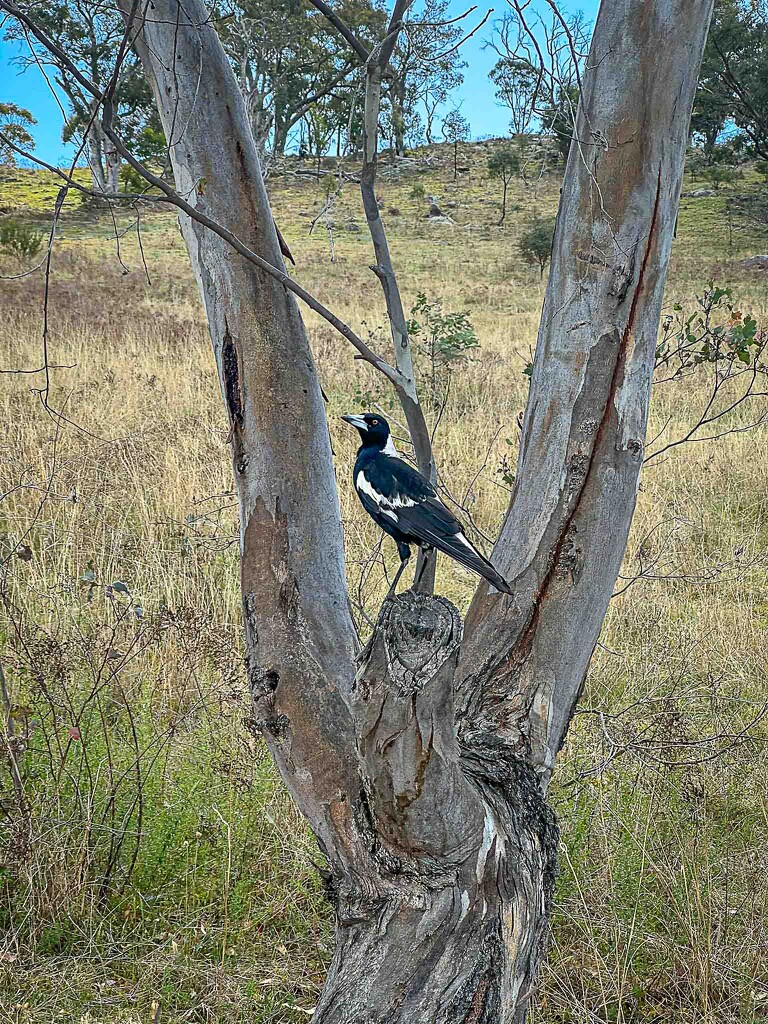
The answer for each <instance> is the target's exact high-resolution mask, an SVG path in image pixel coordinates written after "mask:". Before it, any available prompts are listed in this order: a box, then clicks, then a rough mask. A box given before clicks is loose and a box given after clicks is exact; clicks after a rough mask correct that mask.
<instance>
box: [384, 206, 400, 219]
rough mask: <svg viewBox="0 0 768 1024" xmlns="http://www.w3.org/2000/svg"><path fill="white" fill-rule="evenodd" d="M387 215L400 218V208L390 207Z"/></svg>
mask: <svg viewBox="0 0 768 1024" xmlns="http://www.w3.org/2000/svg"><path fill="white" fill-rule="evenodd" d="M387 213H388V214H389V216H390V217H399V216H400V211H399V210H398V208H397V207H396V206H390V208H389V209H388V210H387Z"/></svg>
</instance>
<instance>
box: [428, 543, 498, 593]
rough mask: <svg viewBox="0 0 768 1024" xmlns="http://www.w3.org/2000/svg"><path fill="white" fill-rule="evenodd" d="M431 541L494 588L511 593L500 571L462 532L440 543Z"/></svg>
mask: <svg viewBox="0 0 768 1024" xmlns="http://www.w3.org/2000/svg"><path fill="white" fill-rule="evenodd" d="M433 543H434V546H435V547H436V548H437V549H438V550H439V551H442V552H443V554H446V555H450V557H451V558H453V559H455V560H456V561H457V562H458V563H459V564H460V565H463V566H464V568H465V569H469V570H470V572H474V573H477V575H478V576H482V577H483V579H485V580H488V582H489V583H490V584H491V586H493V587H495V588H496V590H499V591H501V593H502V594H511V593H512V588H511V587H510V585H509V584H508V583H507V581H506V580H505V579H504V577H503V576H502V575H501V573H500V572H497V570H496V569H495V568H494V567H493V565H492V564H491V563H490V562H489V561H488V559H487V558H486V557H485V555H481V554H480V552H479V551H478V550H477V548H476V547H474V545H473V544H471V543H470V542H469V541H468V540H467V538H466V537H465V536H464V534H463V533H459V534H456V536H454V537H451V539H450V540H446V541H444V542H442V543H439V542H433Z"/></svg>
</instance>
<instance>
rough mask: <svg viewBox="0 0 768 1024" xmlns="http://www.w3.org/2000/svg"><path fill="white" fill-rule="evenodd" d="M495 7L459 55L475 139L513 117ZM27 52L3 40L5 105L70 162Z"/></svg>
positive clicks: (40, 144)
mask: <svg viewBox="0 0 768 1024" xmlns="http://www.w3.org/2000/svg"><path fill="white" fill-rule="evenodd" d="M468 6H469V4H468V3H467V2H466V0H451V3H450V4H449V9H450V11H451V15H452V16H453V17H456V16H457V15H459V14H462V13H463V12H464V11H466V10H467V7H468ZM493 6H494V12H493V14H492V15H491V17H490V18H489V20H488V21H487V22H486V24H485V25H484V26H483V27H482V28H481V29H480V31H479V32H478V33H477V35H475V36H473V37H472V38H471V39H470V40H469V41H468V42H467V43H466V44H465V45H464V46H463V47H462V49H461V51H460V52H461V57H462V58H463V59H464V60H466V61H467V64H468V67H467V68H465V69H464V84H463V85H462V86H461V88H460V89H458V90H457V91H456V93H455V94H454V97H455V99H454V102H455V103H456V104H457V105H460V106H461V112H462V114H463V115H464V116H465V117H466V118H468V120H469V122H470V126H471V130H472V136H473V138H482V137H484V136H500V135H506V134H507V131H508V123H509V115H508V113H507V111H506V110H505V109H504V108H503V107H502V106H500V105H499V104H498V103H497V101H496V99H495V97H494V90H493V86H492V85H491V83H490V81H489V80H488V72H489V71H490V69H491V67H492V66H493V64H494V63H495V54H494V53H493V52H492V51H491V50H489V49H484V47H483V40H484V39H487V38H488V36H489V35H490V32H491V23H492V21H493V20H494V19H496V18H500V17H501V15H502V14H503V12H504V10H505V9H507V7H506V4H505V3H504V2H503V0H501V2H499V0H496V2H495V3H494V5H493ZM597 6H598V0H579V2H574V0H566V2H564V3H562V4H561V10H562V11H563V13H576V11H582V12H583V13H584V15H585V16H586V17H587V19H588V20H589V21H594V18H595V16H596V14H597ZM486 10H488V7H487V6H482V5H479V6H478V11H477V12H475V14H474V15H470V17H469V18H467V19H465V21H464V24H465V25H471V26H474V25H475V24H477V21H479V20H480V19H481V18H482V16H483V14H484V13H485V11H486ZM473 19H474V20H473ZM23 51H24V45H23V44H19V43H7V42H5V41H1V40H0V102H5V103H8V102H12V103H16V104H18V105H19V106H21V107H25V108H26V109H27V110H29V111H30V112H31V113H32V114H33V116H34V117H35V118H37V122H38V123H37V125H36V126H35V128H34V129H33V131H32V134H33V136H34V138H35V142H36V148H35V153H36V155H37V156H39V157H40V158H41V159H43V160H46V161H47V162H48V163H54V164H62V163H66V162H67V160H68V158H69V159H71V158H72V155H73V153H74V149H73V147H72V146H71V145H65V144H64V143H63V142H62V141H61V129H62V123H63V118H62V114H61V110H60V109H59V106H58V104H57V102H56V99H55V98H54V97H53V96H52V95H51V92H50V89H49V87H48V85H47V83H46V82H45V79H44V78H43V76H42V74H41V72H40V71H39V70H38V69H37V68H34V67H33V68H30V69H28V70H27V71H25V72H24V73H23V74H19V71H20V69H19V68H18V67H17V66H16V65H15V64H14V57H18V55H19V54H20V53H22V52H23Z"/></svg>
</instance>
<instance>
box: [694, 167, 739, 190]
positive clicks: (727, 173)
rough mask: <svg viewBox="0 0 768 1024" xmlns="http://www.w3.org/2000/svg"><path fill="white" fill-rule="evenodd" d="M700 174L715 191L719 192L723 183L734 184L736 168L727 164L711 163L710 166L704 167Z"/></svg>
mask: <svg viewBox="0 0 768 1024" xmlns="http://www.w3.org/2000/svg"><path fill="white" fill-rule="evenodd" d="M701 176H702V177H703V178H706V180H707V181H708V182H709V183H710V185H711V186H712V188H713V189H714V190H715V191H716V192H719V191H720V189H721V188H722V186H723V185H733V184H735V182H736V178H737V177H738V175H737V173H736V169H735V168H734V167H729V166H728V165H727V164H712V166H711V167H705V168H704V170H703V171H702V172H701Z"/></svg>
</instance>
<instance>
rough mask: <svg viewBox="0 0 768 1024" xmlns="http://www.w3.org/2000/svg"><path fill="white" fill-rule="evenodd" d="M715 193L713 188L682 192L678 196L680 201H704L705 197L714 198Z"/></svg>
mask: <svg viewBox="0 0 768 1024" xmlns="http://www.w3.org/2000/svg"><path fill="white" fill-rule="evenodd" d="M716 195H717V192H715V190H714V189H713V188H697V189H694V190H693V192H683V194H682V195H681V196H680V198H681V199H704V198H705V197H706V196H716Z"/></svg>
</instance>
